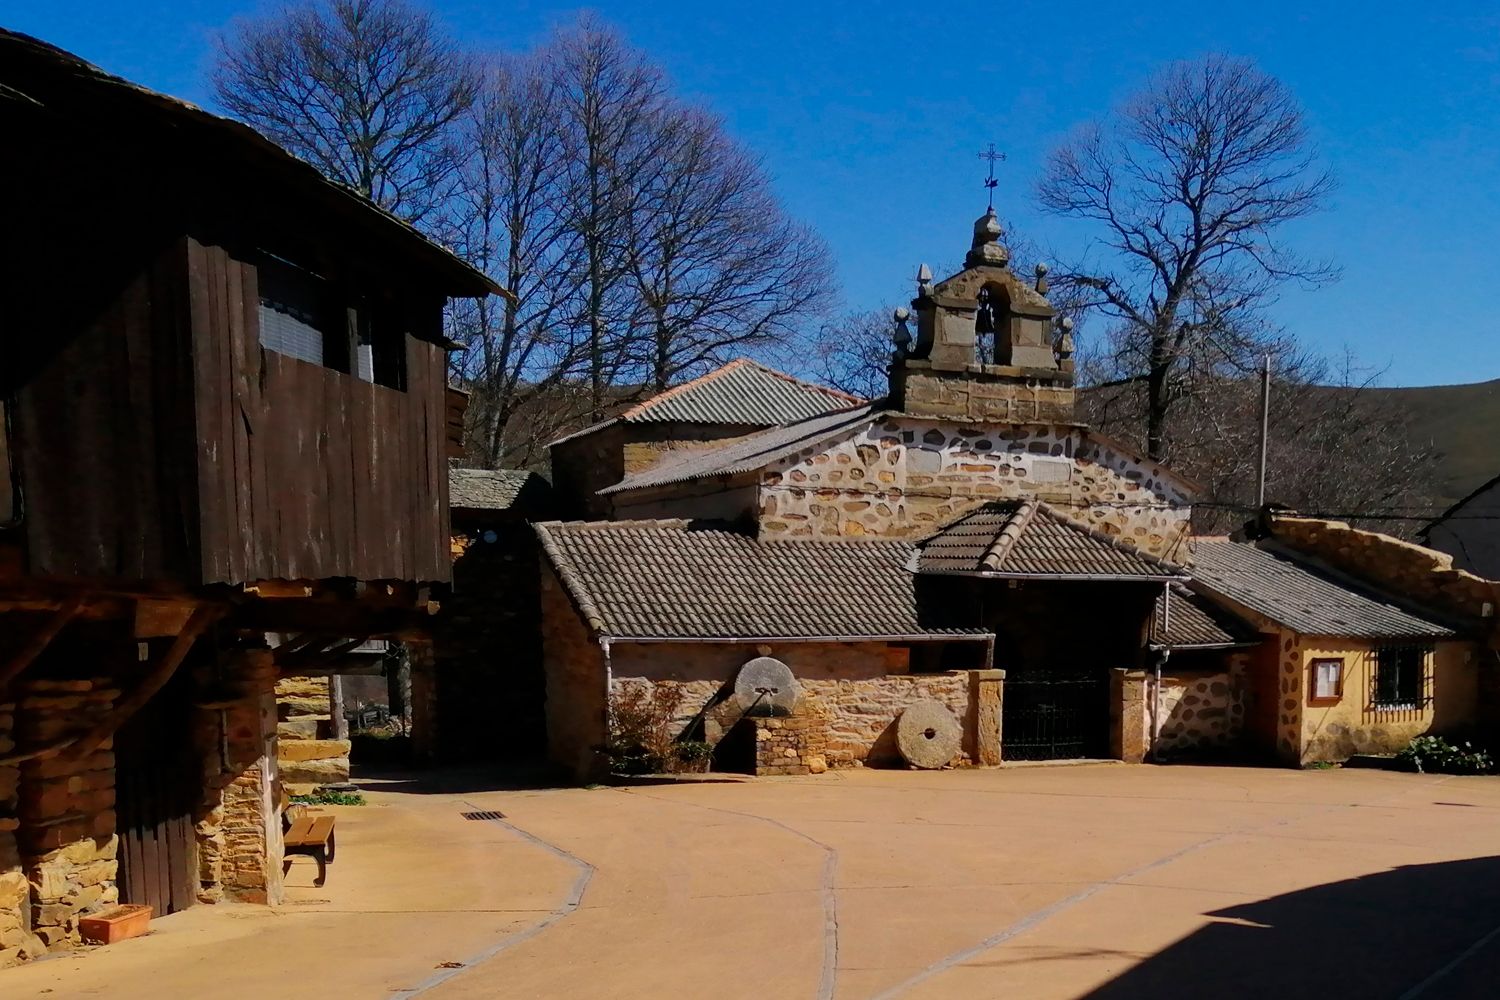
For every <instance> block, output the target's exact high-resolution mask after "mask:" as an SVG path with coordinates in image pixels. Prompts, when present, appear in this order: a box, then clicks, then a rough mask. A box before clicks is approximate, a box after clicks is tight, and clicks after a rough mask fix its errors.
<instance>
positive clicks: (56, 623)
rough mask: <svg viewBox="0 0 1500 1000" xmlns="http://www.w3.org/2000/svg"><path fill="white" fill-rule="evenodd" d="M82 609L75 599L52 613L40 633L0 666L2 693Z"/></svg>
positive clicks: (81, 603) (81, 602) (78, 601)
mask: <svg viewBox="0 0 1500 1000" xmlns="http://www.w3.org/2000/svg"><path fill="white" fill-rule="evenodd" d="M82 607H83V601H82V600H79V599H76V598H75V599H74V600H72V601H69V602H68V603H67V604H64V605H63V606H62V607H60V608H58V609H57V610H56V611H55V612H53V614H52V617H51V618H49V619H48V620H47V624H46V625H43V626H42V628H41V631H39V632H37V634H36V635H34V636H32V637H31V641H30V642H28V643H27V644H26V645H25V646H22V647H21V649H20V651H18V652H17V653H16V654H15V655H14V656H12V657H11V658H10V659H9V660H7V661H6V662H5V663H4V664H3V665H0V691H4V690H5V688H6V687H7V686H8V685H9V684H10V682H11V681H13V680H15V679H16V678H17V677H20V676H21V674H22V672H23V671H25V669H26V668H27V667H29V666H31V664H32V663H34V662H35V661H36V658H37V657H38V656H41V655H42V653H43V652H44V651H45V650H46V649H47V647H48V646H49V645H51V644H52V640H53V639H56V638H57V634H58V633H59V632H61V631H62V630H63V628H64V627H65V626H66V625H67V624H68V622H70V621H72V620H73V619H74V618H76V617H77V616H78V612H79V610H80V609H81V608H82Z"/></svg>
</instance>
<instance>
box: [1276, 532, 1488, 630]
mask: <svg viewBox="0 0 1500 1000" xmlns="http://www.w3.org/2000/svg"><path fill="white" fill-rule="evenodd" d="M1270 527H1271V533H1272V534H1273V535H1274V536H1275V538H1276V540H1277V541H1279V542H1283V543H1285V544H1286V545H1289V546H1291V547H1292V548H1294V549H1297V550H1298V551H1300V552H1305V553H1307V554H1308V555H1311V556H1314V557H1316V558H1318V559H1321V560H1323V561H1324V562H1327V563H1329V564H1331V565H1333V566H1335V567H1337V568H1338V569H1341V570H1343V571H1344V572H1346V573H1348V574H1350V575H1351V576H1355V577H1358V578H1360V579H1363V580H1368V581H1370V582H1371V583H1373V584H1375V585H1376V586H1378V587H1381V588H1383V589H1385V590H1388V591H1390V592H1391V593H1392V594H1394V595H1396V596H1399V597H1404V598H1407V599H1409V600H1411V601H1413V602H1415V603H1417V604H1419V605H1422V606H1426V607H1430V608H1432V609H1434V610H1437V611H1445V612H1447V613H1449V614H1452V615H1458V616H1460V617H1463V618H1469V619H1473V620H1476V621H1480V620H1485V619H1488V620H1489V622H1490V624H1491V626H1493V622H1494V619H1495V612H1496V609H1497V607H1500V583H1497V582H1495V581H1491V580H1486V579H1484V578H1482V577H1478V576H1475V575H1474V574H1473V573H1466V572H1464V571H1463V570H1460V569H1454V568H1453V557H1452V556H1450V555H1446V554H1445V553H1442V552H1437V551H1435V550H1433V549H1429V548H1425V547H1423V546H1421V545H1417V544H1415V543H1413V542H1406V541H1402V540H1401V539H1399V538H1393V537H1391V536H1390V535H1382V534H1380V533H1379V532H1375V531H1362V530H1360V529H1358V528H1351V527H1350V526H1349V525H1347V524H1345V523H1344V522H1343V521H1324V520H1319V519H1317V518H1310V517H1296V516H1294V515H1276V516H1274V517H1273V518H1272V519H1271V522H1270Z"/></svg>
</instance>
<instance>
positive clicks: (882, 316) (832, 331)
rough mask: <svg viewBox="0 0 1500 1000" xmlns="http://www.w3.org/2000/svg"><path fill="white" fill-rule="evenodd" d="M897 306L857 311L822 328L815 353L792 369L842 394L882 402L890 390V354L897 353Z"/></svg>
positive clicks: (814, 341) (815, 338)
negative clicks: (895, 316) (895, 317)
mask: <svg viewBox="0 0 1500 1000" xmlns="http://www.w3.org/2000/svg"><path fill="white" fill-rule="evenodd" d="M894 312H895V307H894V306H881V307H877V308H875V309H857V310H851V311H849V312H845V313H843V314H841V315H839V316H836V317H834V318H832V319H830V320H827V321H826V322H824V323H822V324H820V325H819V326H818V328H817V332H816V333H815V334H814V335H813V337H812V344H811V347H812V350H811V351H810V352H807V351H804V352H803V357H802V358H801V359H800V360H801V362H802V363H801V364H800V365H799V364H797V363H796V361H797V360H798V359H796V358H793V359H790V362H789V365H788V366H789V367H790V368H792V370H794V371H797V372H799V373H805V374H806V376H807V377H808V378H812V379H815V380H817V381H819V382H822V383H824V384H825V385H830V386H832V387H833V388H835V389H838V390H839V391H841V392H847V393H849V394H850V395H853V396H861V397H863V398H865V399H880V398H882V397H884V396H885V395H886V393H887V392H888V391H889V390H890V366H891V354H892V351H893V350H894V349H895V342H894V340H893V337H894V336H895V332H896V328H895V320H894V317H893V313H894Z"/></svg>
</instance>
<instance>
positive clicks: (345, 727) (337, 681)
mask: <svg viewBox="0 0 1500 1000" xmlns="http://www.w3.org/2000/svg"><path fill="white" fill-rule="evenodd" d="M328 715H329V717H330V718H331V719H332V720H333V738H334V739H336V740H347V739H348V738H349V720H348V719H346V718H344V679H343V678H342V677H340V676H339V675H338V674H330V675H329V677H328Z"/></svg>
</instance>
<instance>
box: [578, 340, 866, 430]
mask: <svg viewBox="0 0 1500 1000" xmlns="http://www.w3.org/2000/svg"><path fill="white" fill-rule="evenodd" d="M863 402H865V401H864V400H863V399H861V398H859V397H858V396H851V395H849V394H848V393H846V392H840V391H839V390H837V389H830V388H829V387H828V386H826V385H818V384H817V383H815V382H804V381H803V380H802V379H799V378H794V377H793V376H791V375H788V374H786V373H785V372H779V371H777V370H776V369H774V368H767V367H766V366H765V365H762V364H759V363H758V362H755V361H751V360H750V359H749V358H737V359H735V360H734V361H731V362H729V363H728V364H727V365H722V366H720V367H718V368H715V369H714V370H713V371H711V372H709V373H708V374H706V375H700V376H699V377H697V378H695V379H693V380H691V381H689V382H684V383H682V384H681V385H676V386H673V387H672V388H670V389H667V390H666V391H664V392H659V393H657V394H656V395H655V396H652V397H651V398H650V399H647V400H643V401H642V402H639V403H637V404H635V405H634V406H632V407H630V408H629V409H627V410H625V411H624V412H622V413H620V414H619V415H618V416H615V417H611V418H610V419H608V420H604V421H601V422H599V423H597V424H592V425H590V426H588V427H585V428H583V429H582V430H578V431H574V432H573V433H571V434H567V435H565V436H563V437H560V438H558V439H557V440H555V441H552V442H550V443H551V444H562V443H563V442H564V441H570V440H572V439H573V438H575V437H580V436H582V435H584V434H592V433H593V432H594V431H600V430H603V429H604V428H606V427H610V426H613V425H614V424H616V423H620V422H624V423H627V424H651V423H687V424H731V425H737V426H743V427H777V426H779V425H781V424H788V423H792V422H794V421H798V420H805V419H807V418H808V417H815V416H817V415H818V414H820V413H829V412H832V411H834V410H847V409H849V408H850V407H851V406H858V405H859V404H861V403H863Z"/></svg>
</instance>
